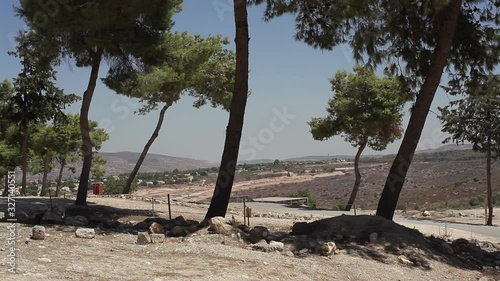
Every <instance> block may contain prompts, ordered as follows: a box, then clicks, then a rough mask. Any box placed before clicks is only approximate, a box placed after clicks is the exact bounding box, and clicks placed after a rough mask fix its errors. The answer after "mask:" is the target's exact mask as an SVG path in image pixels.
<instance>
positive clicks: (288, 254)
mask: <svg viewBox="0 0 500 281" xmlns="http://www.w3.org/2000/svg"><path fill="white" fill-rule="evenodd" d="M283 255H285V256H287V257H294V256H295V255H294V254H293V252H292V251H285V252H284V253H283Z"/></svg>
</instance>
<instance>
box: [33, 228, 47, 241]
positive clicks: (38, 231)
mask: <svg viewBox="0 0 500 281" xmlns="http://www.w3.org/2000/svg"><path fill="white" fill-rule="evenodd" d="M31 239H33V240H44V239H45V227H43V226H41V225H35V226H34V227H33V229H32V234H31Z"/></svg>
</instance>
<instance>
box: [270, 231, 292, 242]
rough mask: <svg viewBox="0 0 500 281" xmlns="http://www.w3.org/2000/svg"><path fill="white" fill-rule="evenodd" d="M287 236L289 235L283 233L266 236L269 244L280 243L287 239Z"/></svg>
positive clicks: (277, 232) (272, 233) (278, 232)
mask: <svg viewBox="0 0 500 281" xmlns="http://www.w3.org/2000/svg"><path fill="white" fill-rule="evenodd" d="M287 236H288V234H287V233H286V232H282V231H276V232H270V233H268V234H267V236H266V241H267V242H268V243H269V242H271V241H278V242H280V241H282V240H283V239H285V238H286V237H287Z"/></svg>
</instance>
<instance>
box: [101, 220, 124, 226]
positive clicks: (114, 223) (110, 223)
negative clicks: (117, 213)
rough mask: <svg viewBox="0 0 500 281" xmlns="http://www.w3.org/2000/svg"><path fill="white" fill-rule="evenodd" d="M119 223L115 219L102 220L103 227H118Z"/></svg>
mask: <svg viewBox="0 0 500 281" xmlns="http://www.w3.org/2000/svg"><path fill="white" fill-rule="evenodd" d="M120 225H121V223H120V222H119V221H115V220H112V219H106V220H104V221H103V222H102V226H103V227H104V228H118V227H120Z"/></svg>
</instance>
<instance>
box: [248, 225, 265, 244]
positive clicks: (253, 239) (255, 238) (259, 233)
mask: <svg viewBox="0 0 500 281" xmlns="http://www.w3.org/2000/svg"><path fill="white" fill-rule="evenodd" d="M268 234H269V230H268V229H267V228H266V227H264V226H256V227H254V228H253V229H252V230H250V233H249V234H248V241H250V243H253V244H255V243H257V242H259V241H260V240H262V239H266V237H267V235H268Z"/></svg>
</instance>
